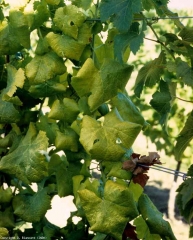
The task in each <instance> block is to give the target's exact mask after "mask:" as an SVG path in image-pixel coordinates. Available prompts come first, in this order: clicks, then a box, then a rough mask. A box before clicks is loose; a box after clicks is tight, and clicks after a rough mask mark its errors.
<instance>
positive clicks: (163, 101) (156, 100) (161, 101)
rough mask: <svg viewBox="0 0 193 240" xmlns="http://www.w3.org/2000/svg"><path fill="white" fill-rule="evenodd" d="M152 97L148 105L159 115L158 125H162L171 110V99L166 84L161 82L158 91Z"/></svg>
mask: <svg viewBox="0 0 193 240" xmlns="http://www.w3.org/2000/svg"><path fill="white" fill-rule="evenodd" d="M152 97H153V98H152V100H151V101H150V104H151V106H152V107H153V108H154V109H155V110H156V111H158V113H159V114H160V115H161V119H160V123H161V124H164V123H165V121H166V119H167V115H168V113H169V112H170V109H171V103H170V101H171V99H172V97H171V94H170V91H169V87H168V84H167V83H166V82H164V81H163V80H161V81H160V91H156V92H155V93H154V94H153V96H152Z"/></svg>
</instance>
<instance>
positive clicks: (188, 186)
mask: <svg viewBox="0 0 193 240" xmlns="http://www.w3.org/2000/svg"><path fill="white" fill-rule="evenodd" d="M192 184H193V179H191V178H190V179H186V181H184V183H183V187H182V189H181V190H180V192H179V193H180V194H181V195H182V198H181V200H182V208H183V209H185V207H186V205H187V203H188V202H189V201H190V200H192V199H193V188H192Z"/></svg>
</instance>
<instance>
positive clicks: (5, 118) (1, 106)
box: [0, 97, 20, 124]
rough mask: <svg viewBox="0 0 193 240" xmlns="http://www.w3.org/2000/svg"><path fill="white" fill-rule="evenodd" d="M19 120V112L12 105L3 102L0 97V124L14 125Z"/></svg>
mask: <svg viewBox="0 0 193 240" xmlns="http://www.w3.org/2000/svg"><path fill="white" fill-rule="evenodd" d="M19 119H20V114H19V111H18V110H16V108H15V107H14V105H13V103H10V102H5V101H3V100H2V99H1V97H0V123H6V124H7V123H15V122H18V121H19Z"/></svg>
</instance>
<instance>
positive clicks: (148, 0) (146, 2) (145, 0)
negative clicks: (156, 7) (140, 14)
mask: <svg viewBox="0 0 193 240" xmlns="http://www.w3.org/2000/svg"><path fill="white" fill-rule="evenodd" d="M142 5H143V8H144V9H145V10H147V11H149V10H151V9H152V8H153V1H152V0H142Z"/></svg>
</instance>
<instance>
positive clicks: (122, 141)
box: [80, 111, 141, 161]
mask: <svg viewBox="0 0 193 240" xmlns="http://www.w3.org/2000/svg"><path fill="white" fill-rule="evenodd" d="M140 130H141V126H140V125H138V124H135V123H130V122H125V121H123V120H122V119H121V118H120V116H119V115H118V113H117V112H116V111H113V112H110V113H108V114H107V115H106V116H105V119H104V122H102V123H101V122H99V121H96V120H94V119H93V118H91V117H89V116H84V117H83V121H82V129H81V133H80V142H81V143H82V145H83V146H84V148H85V150H86V151H87V152H88V153H90V154H91V156H92V158H94V159H97V160H103V161H120V159H121V158H122V157H123V155H124V154H125V151H126V149H128V148H130V147H131V146H132V144H133V142H134V141H135V139H136V137H137V135H138V134H139V132H140Z"/></svg>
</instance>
